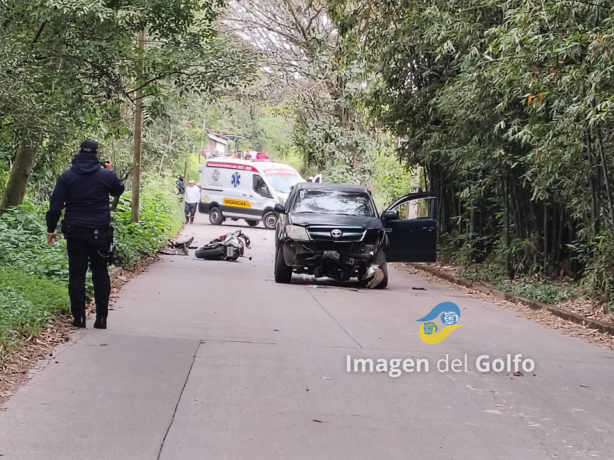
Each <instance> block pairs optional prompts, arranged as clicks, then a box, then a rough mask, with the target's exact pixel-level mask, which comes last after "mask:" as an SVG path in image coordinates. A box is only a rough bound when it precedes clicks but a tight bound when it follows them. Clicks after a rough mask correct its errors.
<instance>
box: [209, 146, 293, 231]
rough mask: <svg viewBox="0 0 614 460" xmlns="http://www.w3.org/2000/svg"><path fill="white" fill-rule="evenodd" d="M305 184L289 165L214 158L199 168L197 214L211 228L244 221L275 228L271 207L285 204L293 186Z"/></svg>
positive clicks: (251, 224) (275, 221)
mask: <svg viewBox="0 0 614 460" xmlns="http://www.w3.org/2000/svg"><path fill="white" fill-rule="evenodd" d="M299 182H305V180H304V179H303V178H302V177H301V175H300V174H299V173H298V172H296V170H295V169H294V168H292V167H291V166H288V165H285V164H281V163H274V162H271V161H249V160H235V159H223V158H215V159H212V160H208V161H207V162H206V163H203V164H202V165H201V166H200V187H201V200H200V201H201V202H200V204H199V206H198V210H199V212H201V213H203V214H209V220H210V222H211V223H212V224H213V225H221V224H222V223H223V222H224V221H225V220H226V219H232V220H239V219H244V220H245V221H246V222H247V223H248V225H250V226H251V227H255V226H257V225H258V224H259V223H260V222H261V221H262V223H263V224H264V226H265V227H266V228H268V229H271V230H273V229H275V226H276V225H277V215H276V214H275V212H274V211H273V208H274V207H275V205H276V204H277V203H281V204H284V203H285V201H286V199H287V198H288V195H289V194H290V190H291V189H292V187H293V186H294V185H296V184H298V183H299Z"/></svg>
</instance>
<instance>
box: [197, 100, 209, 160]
mask: <svg viewBox="0 0 614 460" xmlns="http://www.w3.org/2000/svg"><path fill="white" fill-rule="evenodd" d="M207 107H208V106H207V104H205V114H204V115H203V134H202V135H203V138H202V141H201V142H200V152H198V164H200V162H201V160H202V156H203V152H204V151H205V146H206V145H207V144H206V143H205V141H206V140H208V139H207Z"/></svg>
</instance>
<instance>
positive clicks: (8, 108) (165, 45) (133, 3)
mask: <svg viewBox="0 0 614 460" xmlns="http://www.w3.org/2000/svg"><path fill="white" fill-rule="evenodd" d="M221 6H222V2H221V1H220V0H195V1H191V2H187V3H186V2H184V1H182V0H157V1H154V2H151V1H145V0H127V1H121V2H119V1H115V0H113V1H103V0H96V1H90V0H69V1H64V0H63V1H60V0H55V1H42V0H36V1H25V0H6V1H3V2H1V3H0V21H1V22H2V24H3V26H4V27H3V29H2V31H1V32H0V40H2V43H3V46H2V49H1V50H0V88H1V89H0V130H2V131H4V133H5V135H6V136H7V137H8V138H10V139H11V142H12V143H13V145H14V146H15V155H14V159H13V164H14V165H16V166H17V167H13V168H12V169H11V173H10V177H9V180H8V184H7V187H6V190H5V193H4V196H3V199H2V203H1V204H0V209H6V208H8V207H11V206H14V205H17V204H20V203H21V202H22V201H23V198H24V195H25V190H26V184H27V181H28V179H29V176H30V174H31V171H32V166H33V164H34V161H35V158H36V151H37V150H40V149H45V147H46V146H48V145H50V144H58V143H59V144H62V143H64V142H63V141H67V140H77V139H79V137H81V138H83V137H85V134H86V133H91V132H97V131H100V129H101V120H102V121H104V120H109V122H110V125H112V126H117V121H118V118H117V113H118V107H121V106H127V107H128V108H129V110H131V109H132V107H133V104H134V98H135V96H136V94H137V93H139V92H140V94H141V97H143V98H148V99H152V98H153V99H155V98H158V99H160V98H162V97H163V96H164V95H165V93H166V91H167V89H168V88H169V87H170V86H174V87H177V88H180V89H182V90H183V91H184V92H186V91H189V90H198V91H205V92H212V91H215V90H216V89H218V88H222V87H229V86H233V85H236V84H238V82H240V81H241V79H242V78H243V77H244V76H245V75H246V73H249V72H250V71H251V70H252V68H251V67H250V65H249V56H246V55H245V53H243V54H236V55H235V54H232V53H228V46H227V45H228V44H227V42H226V41H225V40H224V39H222V38H220V37H218V36H217V35H216V29H215V27H216V23H215V20H216V16H217V14H218V11H219V9H220V7H221ZM144 29H147V34H148V42H147V44H146V50H145V53H144V62H145V68H144V72H143V74H142V77H141V78H139V79H137V75H136V70H137V69H136V66H135V65H134V62H135V57H136V55H137V53H138V51H137V49H136V48H137V45H136V42H135V38H136V36H137V33H138V31H139V30H144ZM220 64H225V65H220ZM235 64H237V65H235ZM146 110H147V108H146Z"/></svg>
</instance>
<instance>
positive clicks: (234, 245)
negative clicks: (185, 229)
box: [194, 230, 251, 261]
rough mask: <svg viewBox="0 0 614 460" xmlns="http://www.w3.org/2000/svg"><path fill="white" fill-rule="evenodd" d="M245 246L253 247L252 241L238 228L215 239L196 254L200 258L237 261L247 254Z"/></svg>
mask: <svg viewBox="0 0 614 460" xmlns="http://www.w3.org/2000/svg"><path fill="white" fill-rule="evenodd" d="M245 248H247V249H251V242H250V240H249V238H248V237H247V235H246V234H244V233H243V232H242V231H241V230H238V231H236V232H234V233H228V234H227V235H223V236H220V237H219V238H216V239H214V240H213V241H211V242H209V244H206V245H204V246H203V247H201V248H199V249H197V250H196V252H195V253H194V255H195V256H196V257H197V258H198V259H205V260H230V261H235V260H237V259H238V258H239V257H244V256H245ZM249 259H250V260H251V257H249Z"/></svg>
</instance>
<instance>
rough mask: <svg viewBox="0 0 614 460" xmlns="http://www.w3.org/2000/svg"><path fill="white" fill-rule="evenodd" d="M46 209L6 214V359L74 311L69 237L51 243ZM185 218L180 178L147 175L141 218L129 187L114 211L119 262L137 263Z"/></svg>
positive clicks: (0, 308)
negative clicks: (133, 216)
mask: <svg viewBox="0 0 614 460" xmlns="http://www.w3.org/2000/svg"><path fill="white" fill-rule="evenodd" d="M44 213H45V207H44V206H39V207H36V206H34V205H32V204H30V203H26V204H24V205H22V206H19V207H15V208H12V209H11V210H10V211H8V212H6V213H4V214H3V215H2V216H0V361H1V360H2V357H3V356H4V355H5V354H6V353H7V352H9V351H11V350H12V349H13V348H14V346H15V345H16V344H19V342H20V341H22V340H25V339H29V338H32V337H36V335H38V334H39V333H40V332H41V331H43V330H45V328H46V327H48V326H49V325H50V324H51V321H53V319H54V318H55V317H56V315H58V314H67V313H68V312H69V299H68V291H67V289H66V285H67V283H68V260H67V254H66V241H65V240H64V239H60V240H59V241H58V243H57V244H56V245H55V246H53V247H51V246H49V245H48V244H47V242H46V240H45V234H46V226H45V216H44ZM182 222H183V207H182V206H181V205H180V203H179V199H178V197H177V195H176V193H175V191H174V183H173V182H172V181H169V180H165V181H160V180H146V181H145V182H144V186H143V190H142V194H141V218H140V220H139V222H138V223H135V224H133V223H132V222H131V221H130V194H129V193H128V194H127V195H126V196H124V197H122V199H121V200H120V203H119V206H118V209H117V211H116V212H115V214H114V219H113V225H114V226H115V227H116V242H117V246H118V250H117V263H118V265H120V266H122V267H132V266H134V265H136V264H137V263H138V262H139V261H140V260H141V259H142V257H143V256H151V255H153V254H155V253H156V252H157V250H158V249H159V248H160V247H161V246H163V245H164V244H165V243H166V241H167V239H168V238H172V237H173V236H174V235H176V234H177V231H178V230H179V229H180V228H181V225H182ZM88 285H89V286H90V289H91V283H88Z"/></svg>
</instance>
